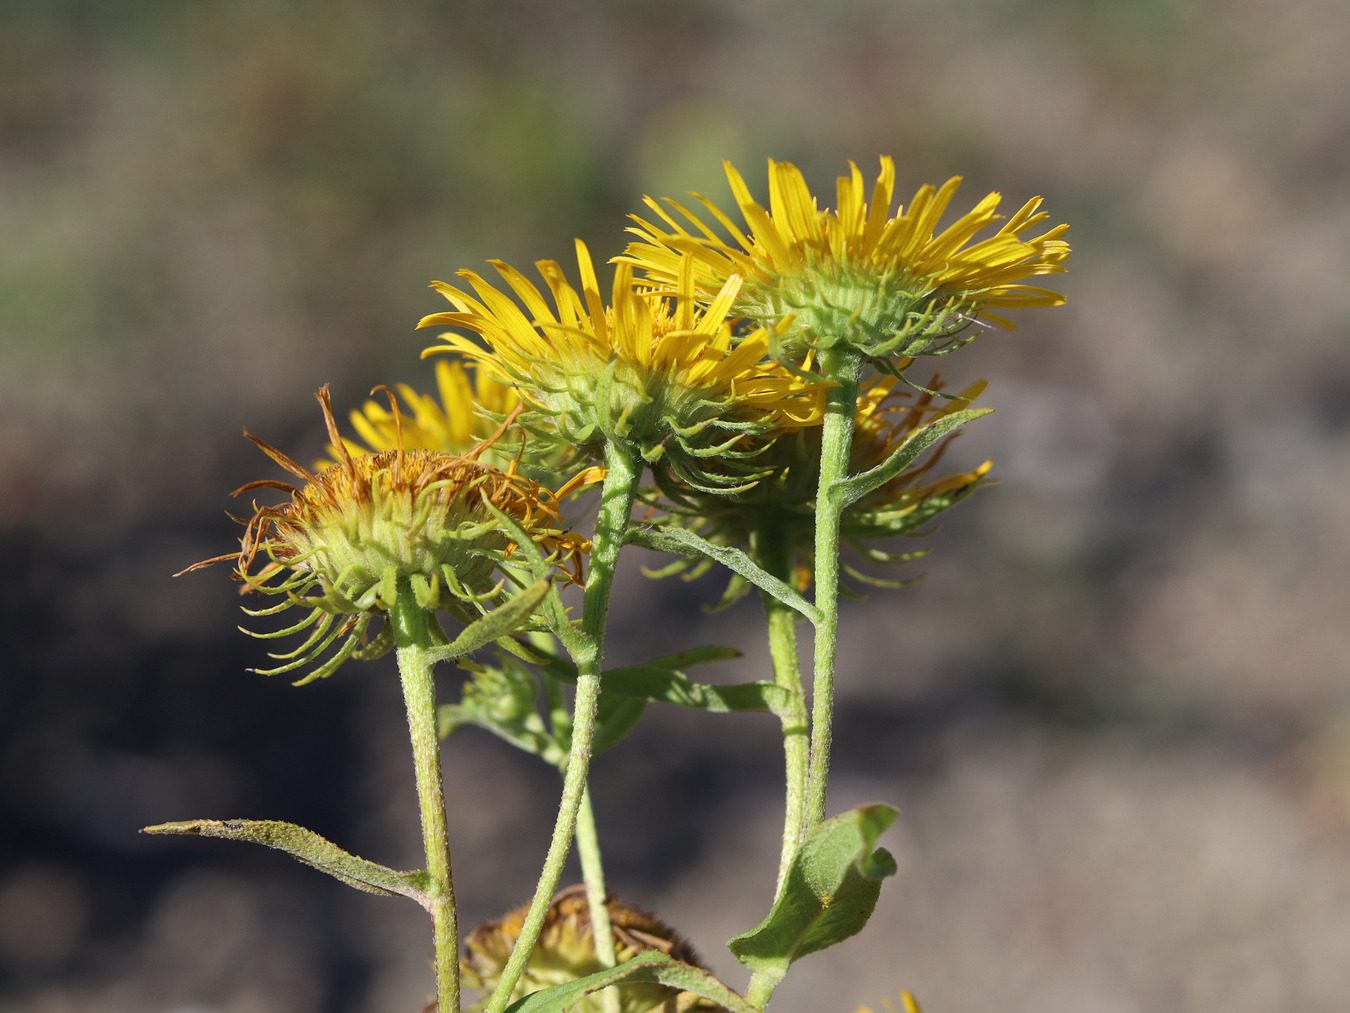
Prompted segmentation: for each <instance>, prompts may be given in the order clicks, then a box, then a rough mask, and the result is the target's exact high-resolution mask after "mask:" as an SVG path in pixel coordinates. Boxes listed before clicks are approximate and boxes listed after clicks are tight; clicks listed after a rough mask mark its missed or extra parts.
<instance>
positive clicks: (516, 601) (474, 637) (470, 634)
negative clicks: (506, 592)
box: [431, 580, 551, 660]
mask: <svg viewBox="0 0 1350 1013" xmlns="http://www.w3.org/2000/svg"><path fill="white" fill-rule="evenodd" d="M550 586H551V585H550V583H549V581H548V580H537V581H535V582H534V583H533V584H531V585H530V586H529V587H527V588H525V589H524V590H523V591H521V592H520V593H519V594H518V595H516V596H515V597H514V598H511V599H510V600H508V601H507V602H505V603H504V604H502V605H499V606H497V608H495V609H493V610H492V611H491V612H489V613H488V614H487V615H485V616H483V617H482V618H481V619H477V620H475V621H474V622H471V623H470V624H469V625H468V626H466V627H464V630H463V632H461V633H460V635H459V636H457V637H456V638H455V639H454V641H453V642H452V643H450V644H448V645H447V646H445V647H437V648H433V649H432V652H431V653H433V654H434V655H435V657H436V658H437V660H444V659H447V658H459V657H463V656H464V655H466V654H472V653H473V652H474V651H476V650H478V649H479V648H480V647H485V646H486V645H488V644H490V643H492V642H493V641H496V640H500V639H501V638H502V637H505V636H509V635H510V634H512V633H514V632H515V631H516V630H518V629H520V628H521V627H522V626H524V625H525V624H526V623H528V622H529V621H530V618H531V617H532V616H533V615H534V613H535V610H536V609H537V608H538V607H539V605H540V603H541V602H543V600H544V597H545V595H547V594H548V592H549V588H550Z"/></svg>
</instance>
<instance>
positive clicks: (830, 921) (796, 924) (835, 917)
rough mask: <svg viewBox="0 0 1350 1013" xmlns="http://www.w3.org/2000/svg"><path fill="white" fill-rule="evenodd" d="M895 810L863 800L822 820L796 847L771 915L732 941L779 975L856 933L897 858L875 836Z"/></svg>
mask: <svg viewBox="0 0 1350 1013" xmlns="http://www.w3.org/2000/svg"><path fill="white" fill-rule="evenodd" d="M896 815H897V811H896V810H895V809H894V808H892V807H891V806H888V805H869V806H861V807H859V808H857V809H850V810H849V811H848V812H846V813H843V814H841V815H839V816H835V817H834V818H833V819H829V820H826V821H825V822H824V823H822V824H821V825H820V826H818V827H817V828H816V829H815V830H814V831H813V832H812V834H811V836H809V837H808V838H807V839H806V840H805V841H804V842H803V843H802V846H801V849H800V850H799V851H798V852H797V856H796V858H794V859H793V861H792V866H791V868H790V869H789V870H788V875H787V879H786V881H785V882H784V884H783V889H782V892H781V893H779V895H778V899H777V900H775V901H774V904H773V909H772V910H771V911H770V912H769V916H768V917H767V918H765V919H764V921H762V922H761V923H760V924H759V925H758V926H757V927H756V928H753V929H751V930H750V931H749V932H742V933H741V934H740V935H738V936H733V937H732V938H731V939H730V940H729V941H728V943H727V946H729V947H730V948H731V952H732V953H734V954H735V955H736V958H737V959H738V960H739V961H740V962H741V963H742V964H745V965H746V966H747V967H749V968H750V969H751V970H752V971H754V972H755V973H756V974H764V975H766V976H769V977H778V978H781V977H782V975H783V974H784V973H786V971H787V968H788V965H789V964H791V963H792V962H793V961H794V960H798V959H800V958H801V957H804V956H806V955H807V954H808V953H814V952H816V951H817V950H823V949H825V948H826V947H827V946H833V945H834V944H835V943H837V942H840V941H841V940H844V939H847V938H848V937H849V936H852V935H856V934H857V933H858V932H859V931H861V930H862V927H863V926H864V925H866V924H867V919H868V918H870V917H871V916H872V909H873V908H875V907H876V903H877V896H878V894H879V893H880V892H881V881H882V880H883V879H884V878H886V877H887V876H891V875H894V874H895V859H893V858H892V857H891V856H890V853H889V852H887V851H886V850H885V849H883V848H877V849H876V850H873V848H874V846H875V844H876V841H877V838H878V837H879V836H881V833H882V831H883V830H885V829H886V828H887V827H888V826H890V825H891V822H892V821H893V820H894V819H895V817H896Z"/></svg>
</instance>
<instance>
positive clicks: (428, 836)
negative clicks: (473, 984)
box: [390, 580, 459, 1013]
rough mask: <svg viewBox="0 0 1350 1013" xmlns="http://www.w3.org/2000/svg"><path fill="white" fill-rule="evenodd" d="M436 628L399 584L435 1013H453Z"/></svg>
mask: <svg viewBox="0 0 1350 1013" xmlns="http://www.w3.org/2000/svg"><path fill="white" fill-rule="evenodd" d="M435 622H436V620H435V618H434V617H433V616H432V615H430V614H429V613H428V612H427V611H426V609H424V608H423V607H422V606H421V605H419V604H418V603H417V594H416V592H415V591H414V590H413V587H412V585H411V583H410V582H408V581H407V580H403V581H400V582H399V586H398V590H397V597H396V603H395V605H394V610H393V613H392V614H391V615H390V625H391V626H393V628H394V643H395V646H396V650H397V656H398V670H399V677H400V679H401V681H402V684H403V701H404V704H405V706H406V708H407V712H408V732H409V736H410V737H411V739H412V749H413V766H414V770H415V772H416V776H417V801H418V806H419V808H420V810H421V814H422V842H423V844H424V845H425V847H426V856H427V880H428V881H427V894H428V897H429V902H430V903H429V906H428V908H427V910H428V911H430V912H431V924H432V931H433V934H434V937H435V948H436V1008H437V1010H438V1011H439V1013H459V922H458V915H457V913H456V911H455V887H454V879H453V876H452V874H451V866H450V839H449V832H448V827H447V825H446V816H445V789H444V786H443V785H442V783H441V740H440V735H439V734H438V733H437V732H438V730H437V726H436V684H435V681H434V679H433V677H432V673H431V667H432V665H433V664H434V661H433V658H434V651H433V646H434V644H435V640H436V637H435V636H434V635H433V634H432V632H431V626H432V625H433V624H434V623H435Z"/></svg>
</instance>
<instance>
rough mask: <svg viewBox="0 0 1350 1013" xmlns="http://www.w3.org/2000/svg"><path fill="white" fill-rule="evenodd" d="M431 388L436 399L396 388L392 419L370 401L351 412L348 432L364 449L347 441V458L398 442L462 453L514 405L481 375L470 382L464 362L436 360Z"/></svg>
mask: <svg viewBox="0 0 1350 1013" xmlns="http://www.w3.org/2000/svg"><path fill="white" fill-rule="evenodd" d="M436 387H437V393H438V394H440V400H439V401H437V399H436V398H434V397H432V396H431V395H429V394H419V393H418V392H417V391H415V390H414V389H413V388H412V387H410V386H408V385H407V384H406V383H401V384H399V385H398V387H397V388H396V389H397V390H398V393H399V395H401V397H402V398H403V405H404V409H405V410H404V411H402V412H400V413H399V417H398V418H395V414H394V412H393V411H392V410H391V409H390V408H386V407H385V406H384V405H382V404H380V403H379V402H378V401H375V400H370V401H367V402H366V403H365V404H364V405H362V406H361V407H360V408H359V409H356V410H353V411H352V413H351V416H350V417H351V423H352V428H353V429H355V430H356V434H357V435H358V436H359V437H360V438H361V441H362V443H364V444H365V445H364V446H362V445H361V444H359V443H357V442H355V441H353V440H347V441H346V444H347V449H348V450H349V451H350V452H351V453H353V454H365V453H372V452H373V453H379V452H380V451H382V450H394V449H395V448H397V447H398V446H399V440H400V438H401V439H402V446H403V449H404V450H435V451H439V452H441V453H445V454H464V453H467V452H468V451H470V450H472V449H473V448H474V447H475V446H477V445H478V444H479V443H482V442H483V441H484V440H486V439H488V438H489V437H490V436H492V435H493V434H494V433H495V432H496V431H497V430H498V429H500V428H501V420H502V419H503V418H504V417H505V416H507V415H509V414H510V413H511V412H512V411H513V410H514V409H515V407H516V406H517V405H518V404H520V398H519V397H517V396H516V392H515V390H514V389H513V388H511V387H507V386H504V385H503V384H500V383H497V382H496V381H494V380H491V379H488V378H485V377H483V376H482V375H481V374H480V375H479V376H477V377H475V378H473V379H470V377H469V372H468V370H466V369H465V368H464V363H462V362H459V361H454V360H450V359H438V360H436ZM400 430H401V437H400ZM333 452H334V454H335V455H336V448H333ZM334 459H335V460H340V458H339V457H337V456H335V457H334ZM508 459H509V458H508Z"/></svg>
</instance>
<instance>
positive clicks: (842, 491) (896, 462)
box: [803, 408, 993, 614]
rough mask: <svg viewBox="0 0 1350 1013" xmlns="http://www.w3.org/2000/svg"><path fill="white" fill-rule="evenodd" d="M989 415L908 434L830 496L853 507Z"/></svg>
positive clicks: (976, 413)
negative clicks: (950, 436)
mask: <svg viewBox="0 0 1350 1013" xmlns="http://www.w3.org/2000/svg"><path fill="white" fill-rule="evenodd" d="M991 411H993V409H992V408H966V409H963V410H961V411H958V412H949V413H948V414H946V415H941V416H939V417H938V418H936V419H934V420H933V421H932V422H930V423H928V425H926V426H923V427H922V428H919V429H916V430H914V432H912V433H910V434H909V436H907V437H906V438H905V440H904V441H903V442H902V443H901V444H900V446H898V447H896V448H895V450H894V451H893V452H892V453H891V456H890V457H888V458H886V460H884V461H882V462H881V463H880V464H878V465H877V466H876V467H875V468H869V469H868V470H867V471H864V472H862V473H861V474H859V475H853V476H851V477H849V478H846V479H843V480H842V481H840V482H836V483H835V484H834V485H833V487H832V488H831V490H830V491H831V494H832V495H833V496H834V497H836V499H837V502H838V503H839V505H840V506H848V505H849V504H851V503H856V502H857V501H858V500H860V499H861V498H862V497H864V496H866V495H867V494H868V493H869V492H872V491H874V490H876V489H879V488H881V487H882V486H883V485H885V484H886V483H887V482H889V481H890V480H891V479H893V478H895V477H896V476H897V475H899V474H900V473H901V472H902V471H904V470H905V469H906V468H908V467H909V466H910V465H912V464H913V463H914V462H915V461H917V460H918V459H919V456H920V455H921V454H922V453H923V452H924V451H925V450H927V449H928V448H929V447H931V446H932V445H933V444H935V443H937V442H938V440H940V439H942V438H943V437H944V436H946V435H947V434H948V433H953V432H955V431H956V430H958V429H960V428H961V427H962V426H964V425H965V424H966V423H967V422H970V421H973V420H974V419H978V418H979V417H980V416H981V415H988V414H989V413H990V412H991ZM803 614H804V613H803Z"/></svg>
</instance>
